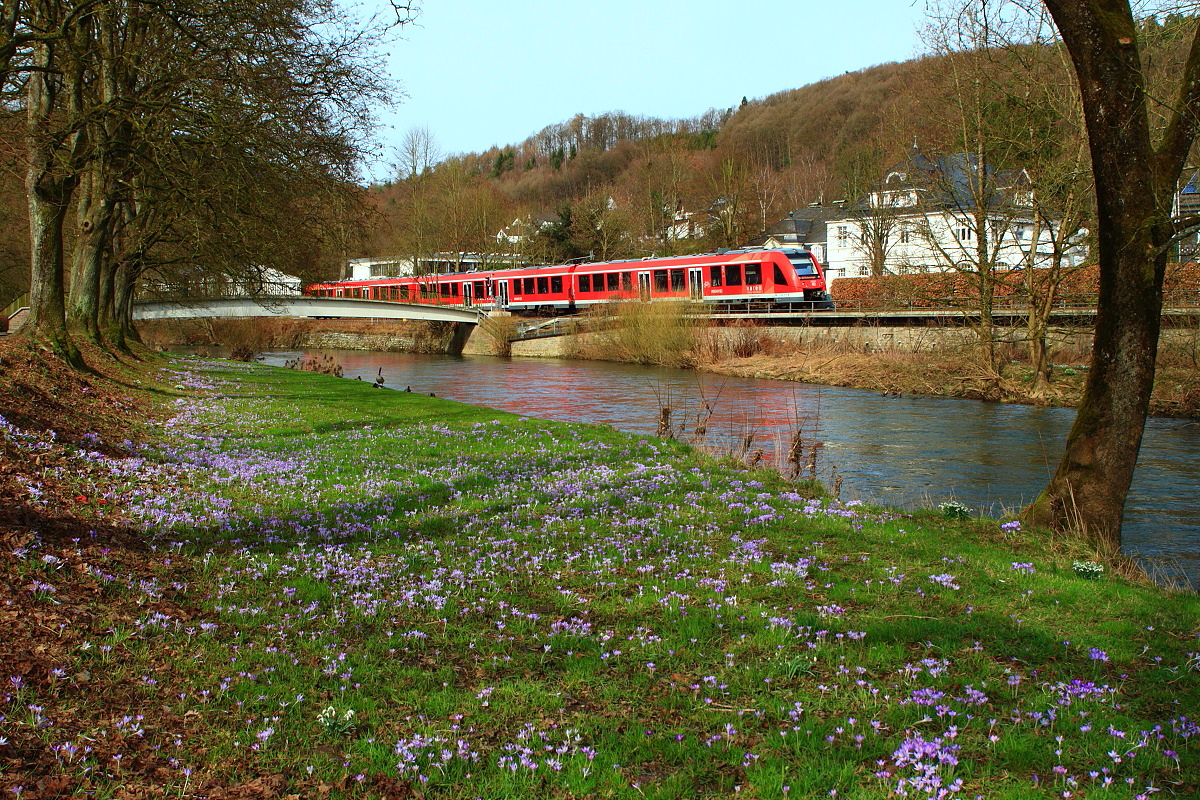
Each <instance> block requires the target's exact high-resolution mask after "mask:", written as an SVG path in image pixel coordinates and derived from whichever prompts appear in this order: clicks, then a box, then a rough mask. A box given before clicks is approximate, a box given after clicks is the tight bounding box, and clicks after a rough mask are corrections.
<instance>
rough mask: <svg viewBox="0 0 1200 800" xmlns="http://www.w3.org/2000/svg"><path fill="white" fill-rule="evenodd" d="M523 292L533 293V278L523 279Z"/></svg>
mask: <svg viewBox="0 0 1200 800" xmlns="http://www.w3.org/2000/svg"><path fill="white" fill-rule="evenodd" d="M525 294H533V278H526V279H525Z"/></svg>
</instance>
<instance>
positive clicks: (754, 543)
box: [0, 360, 1200, 798]
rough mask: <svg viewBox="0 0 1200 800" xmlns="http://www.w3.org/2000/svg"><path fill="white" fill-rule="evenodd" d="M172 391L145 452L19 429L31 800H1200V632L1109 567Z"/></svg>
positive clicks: (247, 377) (469, 442)
mask: <svg viewBox="0 0 1200 800" xmlns="http://www.w3.org/2000/svg"><path fill="white" fill-rule="evenodd" d="M144 386H145V387H146V388H152V389H153V390H154V391H155V392H157V393H159V396H161V397H164V398H166V400H167V402H168V409H169V412H170V413H169V414H164V419H166V418H168V417H169V418H170V419H169V421H167V422H164V423H163V424H162V425H161V427H160V430H159V432H158V433H157V434H154V435H150V436H148V438H147V439H146V441H145V442H144V443H141V444H139V443H136V442H128V443H123V442H120V441H116V440H115V439H114V440H112V441H102V439H104V438H105V437H97V436H89V435H88V434H89V433H90V432H88V431H83V432H81V431H80V430H79V429H78V428H76V429H75V430H74V431H73V433H72V434H71V436H69V437H68V436H60V437H56V438H53V439H52V438H51V437H50V435H49V434H48V433H46V432H45V431H40V430H36V426H35V424H34V423H35V420H34V419H33V418H32V417H28V418H27V419H26V420H25V422H26V424H25V425H24V426H13V425H3V426H0V441H2V442H3V443H4V448H5V449H4V453H5V459H6V462H7V463H8V466H7V467H6V469H5V470H4V471H3V474H4V475H5V476H7V477H6V480H7V483H6V484H5V487H6V488H5V491H6V492H7V493H8V497H9V499H10V501H11V503H18V504H19V507H20V510H21V511H20V514H14V513H12V512H11V511H6V512H5V514H6V515H5V516H4V517H3V518H2V519H0V521H2V523H3V525H2V526H0V527H2V528H3V530H2V534H3V536H4V538H5V545H6V546H5V547H4V550H3V553H0V559H2V563H3V568H4V571H5V581H4V584H3V586H4V592H5V594H6V597H5V598H4V599H3V600H0V603H5V605H3V606H0V609H4V610H0V615H4V617H3V619H0V622H4V623H6V624H8V625H9V626H10V627H9V629H10V630H15V631H17V632H18V637H19V638H18V640H17V642H16V643H15V644H14V645H13V646H15V647H23V648H24V650H17V651H9V652H5V653H4V654H3V655H4V656H5V657H4V659H3V663H4V664H5V665H6V667H8V668H9V672H10V673H11V674H9V675H5V676H2V677H3V678H4V680H5V687H4V691H3V692H0V713H2V714H3V715H4V717H3V720H2V722H0V725H2V726H3V727H2V729H0V739H2V742H3V743H2V744H0V788H3V789H4V790H6V791H7V790H11V791H13V793H14V794H16V795H18V796H20V797H50V796H60V795H69V794H71V793H81V792H90V793H94V794H95V795H96V796H99V797H158V796H208V797H273V796H288V795H292V796H302V797H325V796H362V797H382V796H387V797H410V796H411V797H446V798H459V797H461V798H473V797H483V798H503V797H511V798H528V797H562V798H581V797H630V798H633V797H679V798H693V797H726V796H734V795H737V796H745V797H760V798H768V797H769V798H778V797H817V796H820V797H827V796H831V795H832V794H833V793H834V792H836V795H835V796H837V797H861V798H884V797H889V796H894V795H896V794H901V793H907V796H910V797H927V796H935V795H936V793H937V791H938V788H940V789H943V790H946V791H947V792H949V793H950V794H949V795H948V796H959V797H977V796H981V797H987V798H1028V797H1062V796H1064V792H1070V793H1071V796H1089V797H1091V796H1097V797H1110V796H1111V797H1134V796H1138V795H1141V794H1144V793H1146V792H1148V791H1151V787H1152V788H1153V789H1155V790H1161V791H1162V792H1163V795H1165V796H1179V797H1188V796H1195V794H1196V792H1198V791H1200V780H1198V779H1197V775H1200V720H1198V719H1197V715H1196V712H1195V709H1197V708H1200V655H1197V653H1198V652H1200V639H1198V638H1197V636H1198V634H1200V627H1198V626H1200V622H1198V620H1200V601H1198V600H1197V598H1196V596H1195V595H1194V594H1187V593H1177V592H1169V591H1165V590H1162V589H1159V588H1155V587H1153V586H1151V585H1149V584H1148V583H1147V582H1145V581H1144V580H1139V579H1138V578H1137V576H1136V575H1133V574H1132V573H1131V572H1128V568H1127V566H1126V565H1123V564H1122V563H1119V562H1115V561H1105V562H1104V563H1103V565H1104V567H1105V570H1104V572H1103V574H1102V575H1101V577H1100V578H1099V579H1098V580H1090V579H1087V578H1086V577H1083V576H1081V575H1079V574H1077V573H1076V571H1075V570H1074V569H1073V567H1072V564H1073V562H1074V561H1077V560H1079V561H1083V560H1102V559H1099V557H1098V556H1097V554H1095V553H1094V552H1090V551H1089V550H1087V549H1086V548H1085V547H1083V546H1081V545H1078V544H1073V543H1071V542H1069V541H1062V540H1059V541H1055V540H1052V539H1050V538H1048V537H1046V536H1043V535H1040V534H1033V533H1030V532H1025V531H1021V530H1019V529H1014V528H1013V526H1008V528H1007V529H1006V528H1002V527H1001V526H1000V524H999V523H998V522H996V521H989V520H955V519H948V518H947V517H946V516H945V515H944V514H942V513H939V512H936V511H934V512H930V513H927V514H920V515H916V516H901V515H898V514H894V513H889V512H886V511H879V510H874V509H869V508H866V507H863V506H855V505H850V506H842V505H838V504H835V503H834V504H831V503H828V502H821V501H818V500H812V499H809V498H807V497H805V496H803V495H802V494H801V493H799V492H797V491H796V488H797V487H794V486H791V485H789V484H788V483H786V482H785V481H783V480H782V479H781V478H779V477H778V476H777V475H773V474H771V473H766V472H764V473H746V472H741V471H737V470H734V469H732V468H727V467H725V466H721V465H718V464H714V463H713V462H711V461H709V460H706V459H705V458H703V457H701V456H700V455H698V454H697V453H695V452H694V451H692V450H690V449H688V448H686V447H684V446H682V445H679V444H677V443H674V442H665V441H659V440H653V439H645V438H638V437H632V436H627V435H624V434H621V433H618V432H615V431H611V430H607V429H600V428H587V427H579V426H569V425H564V424H558V423H551V422H544V421H536V420H527V419H520V418H515V417H512V416H510V415H505V414H501V413H498V412H493V411H489V410H485V409H477V408H472V407H469V406H463V405H460V404H456V403H452V402H447V401H443V400H439V399H434V398H428V397H422V396H418V395H413V394H406V393H401V392H392V391H386V390H377V389H372V388H371V387H370V386H369V384H365V383H363V382H359V381H347V380H339V379H335V378H329V377H325V376H319V375H312V374H309V373H300V372H291V371H287V370H276V369H269V368H264V367H260V366H254V365H246V364H236V363H226V362H212V361H202V360H190V361H178V362H172V363H171V365H170V366H167V367H166V368H164V371H163V372H161V373H159V375H158V382H157V383H155V384H153V385H151V383H150V377H149V376H146V383H145V384H144ZM97 391H98V390H97ZM110 435H111V434H107V432H106V436H110ZM18 459H19V460H18ZM34 459H37V461H38V462H39V465H40V466H39V468H40V469H41V472H40V473H39V472H36V471H35V470H33V471H31V470H29V469H28V468H29V466H30V465H31V464H32V463H33V460H34ZM22 470H26V471H24V472H23V471H22ZM14 475H20V476H21V477H20V478H19V479H16V478H13V476H14ZM22 487H23V488H22ZM11 503H10V507H11ZM62 506H69V507H68V508H63V507H62ZM22 514H23V516H21V515H22ZM0 646H3V645H0ZM10 665H11V666H10ZM18 787H22V788H20V789H19V791H18Z"/></svg>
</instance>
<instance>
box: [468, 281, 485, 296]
mask: <svg viewBox="0 0 1200 800" xmlns="http://www.w3.org/2000/svg"><path fill="white" fill-rule="evenodd" d="M471 288H472V289H474V290H475V296H476V297H478V298H482V297H483V296H484V291H483V281H475V282H474V283H472V284H471Z"/></svg>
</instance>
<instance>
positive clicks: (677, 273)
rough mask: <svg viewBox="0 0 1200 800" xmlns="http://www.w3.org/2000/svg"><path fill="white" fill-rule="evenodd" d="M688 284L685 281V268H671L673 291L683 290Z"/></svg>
mask: <svg viewBox="0 0 1200 800" xmlns="http://www.w3.org/2000/svg"><path fill="white" fill-rule="evenodd" d="M684 286H686V284H685V283H684V282H683V270H681V269H673V270H671V291H672V292H682V291H683V289H684Z"/></svg>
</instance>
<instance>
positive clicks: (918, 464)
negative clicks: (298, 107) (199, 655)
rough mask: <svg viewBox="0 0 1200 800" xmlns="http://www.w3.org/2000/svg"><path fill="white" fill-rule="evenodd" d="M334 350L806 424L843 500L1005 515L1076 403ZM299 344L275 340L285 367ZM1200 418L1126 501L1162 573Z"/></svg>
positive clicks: (602, 398) (406, 379)
mask: <svg viewBox="0 0 1200 800" xmlns="http://www.w3.org/2000/svg"><path fill="white" fill-rule="evenodd" d="M322 352H331V354H332V355H333V356H334V358H336V359H337V360H338V361H339V362H340V363H341V365H342V367H343V369H344V371H345V377H347V378H351V379H353V378H355V377H362V378H363V379H364V380H374V379H375V377H376V376H377V375H378V374H380V372H382V375H383V377H384V382H385V383H384V385H385V386H386V387H388V388H391V389H399V390H403V389H404V388H406V387H410V388H411V389H412V391H414V392H421V393H423V394H428V393H430V392H433V393H435V394H436V395H437V396H438V397H445V398H449V399H452V400H458V401H461V402H464V403H470V404H472V405H478V406H487V407H490V408H497V409H503V410H505V411H511V412H514V413H517V414H523V415H527V416H532V417H543V418H547V419H557V420H563V421H567V422H588V423H599V424H607V425H611V426H613V427H615V428H618V429H621V430H626V431H632V432H635V433H643V434H653V433H655V432H656V431H657V429H658V426H659V419H660V411H661V409H662V408H663V407H668V408H670V409H671V411H672V413H671V420H672V423H673V424H674V425H676V427H678V426H679V425H681V424H682V425H683V432H682V433H681V434H680V435H679V438H681V439H683V440H685V441H692V440H694V439H696V438H697V437H696V436H695V430H696V422H697V417H698V414H701V413H702V409H703V408H704V407H705V405H706V404H707V406H708V407H709V409H711V413H709V412H703V414H704V416H705V418H706V422H705V426H704V427H705V429H706V430H705V434H704V436H703V442H702V444H703V445H704V446H705V447H706V448H707V449H709V450H710V451H712V452H716V453H721V454H724V453H733V454H737V455H741V454H743V453H745V452H747V449H746V448H745V441H746V437H747V436H752V440H751V443H750V446H749V448H748V453H749V455H750V457H751V458H753V454H754V452H755V451H756V450H757V449H759V448H762V450H763V456H762V459H763V460H764V461H765V462H767V463H769V464H777V463H778V462H779V461H780V460H781V459H782V458H783V457H785V456H784V455H783V454H786V452H787V450H788V448H789V447H790V444H791V439H792V435H793V432H794V431H795V430H796V426H797V424H799V426H800V429H801V435H802V439H803V442H804V448H805V451H804V456H803V458H802V462H803V464H804V466H805V469H806V471H807V466H808V464H809V459H810V457H811V453H812V452H813V447H814V445H815V446H816V449H817V453H818V459H817V463H818V473H819V475H820V476H821V477H822V478H823V480H825V482H826V483H827V484H830V483H832V482H833V481H835V480H836V478H837V477H838V476H840V478H841V480H842V483H841V497H842V499H843V500H850V499H860V500H864V501H868V502H875V503H879V504H881V505H887V506H891V507H897V508H903V509H912V508H929V507H932V506H936V505H937V504H938V503H940V502H943V501H947V500H957V501H959V502H961V503H965V504H967V505H969V506H971V507H973V508H976V509H979V510H980V511H982V512H984V513H986V514H989V515H992V516H1000V515H1002V514H1004V513H1006V512H1013V511H1016V510H1017V509H1019V508H1021V507H1022V506H1023V505H1024V504H1026V503H1028V502H1029V501H1030V500H1031V499H1032V498H1033V497H1034V496H1036V494H1037V492H1038V491H1040V490H1041V488H1042V487H1043V486H1045V484H1046V481H1047V480H1048V478H1049V476H1050V473H1051V472H1052V471H1053V469H1054V467H1055V465H1056V464H1057V461H1058V458H1059V456H1060V455H1061V452H1062V445H1063V442H1064V440H1065V438H1066V434H1067V431H1068V429H1069V428H1070V425H1071V421H1072V419H1073V418H1074V412H1073V411H1072V410H1069V409H1061V408H1036V407H1032V406H1020V405H1006V404H1002V403H983V402H979V401H974V400H962V399H957V398H945V397H919V396H918V397H882V396H880V395H879V394H878V393H875V392H868V391H862V390H857V389H843V388H837V387H828V386H812V385H808V384H800V383H793V382H790V381H772V380H756V379H751V378H737V377H728V376H723V375H711V374H708V373H701V372H690V371H687V370H676V369H666V368H658V367H642V366H635V365H629V364H613V363H607V362H598V361H569V360H560V359H519V358H513V359H503V358H493V357H486V356H465V357H451V356H425V355H412V354H407V353H379V352H362V351H356V350H343V351H322ZM298 355H300V353H297V352H273V353H269V354H267V355H266V358H265V360H266V362H267V363H270V364H277V365H282V364H283V363H284V362H286V361H287V360H288V359H291V358H295V357H296V356H298ZM1197 455H1200V424H1197V423H1196V422H1195V421H1191V420H1175V419H1165V418H1153V419H1151V420H1150V421H1149V422H1148V423H1147V425H1146V433H1145V436H1144V438H1143V442H1142V450H1141V455H1140V458H1139V460H1138V465H1137V470H1136V472H1135V473H1134V477H1133V486H1132V489H1131V491H1130V496H1129V499H1128V502H1127V504H1126V509H1125V520H1124V524H1123V536H1122V541H1123V545H1122V550H1123V551H1124V552H1125V553H1127V554H1128V555H1131V556H1134V557H1136V558H1138V559H1139V561H1141V562H1142V563H1143V565H1145V566H1146V567H1147V569H1148V570H1150V571H1151V572H1152V574H1155V575H1156V576H1158V577H1160V578H1162V579H1164V580H1171V579H1176V578H1183V579H1184V580H1188V581H1190V582H1191V583H1192V585H1193V586H1195V587H1200V459H1198V458H1197Z"/></svg>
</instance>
